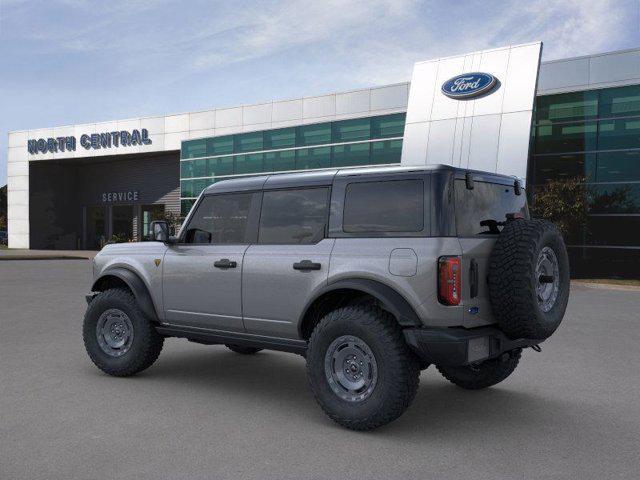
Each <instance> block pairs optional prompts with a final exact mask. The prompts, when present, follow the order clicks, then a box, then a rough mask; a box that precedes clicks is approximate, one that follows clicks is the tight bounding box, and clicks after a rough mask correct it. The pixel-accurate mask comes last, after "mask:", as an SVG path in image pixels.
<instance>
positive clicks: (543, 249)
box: [489, 219, 569, 340]
mask: <svg viewBox="0 0 640 480" xmlns="http://www.w3.org/2000/svg"><path fill="white" fill-rule="evenodd" d="M489 297H490V300H491V307H492V310H493V314H494V316H495V317H496V320H497V322H498V325H499V326H500V328H501V329H502V331H504V333H505V334H507V336H509V337H510V338H530V339H537V340H544V339H546V338H548V337H549V336H550V335H551V334H552V333H553V332H554V331H555V330H556V329H557V328H558V326H559V325H560V322H561V321H562V318H563V317H564V313H565V310H566V309H567V302H568V301H569V257H568V255H567V249H566V247H565V245H564V241H563V240H562V235H560V232H558V230H557V229H556V227H555V226H554V225H553V224H552V223H551V222H548V221H546V220H538V219H536V220H524V219H521V220H513V221H509V222H507V224H506V225H505V226H504V228H503V229H502V232H501V233H500V236H499V237H498V240H497V241H496V244H495V246H494V248H493V251H492V252H491V257H490V263H489Z"/></svg>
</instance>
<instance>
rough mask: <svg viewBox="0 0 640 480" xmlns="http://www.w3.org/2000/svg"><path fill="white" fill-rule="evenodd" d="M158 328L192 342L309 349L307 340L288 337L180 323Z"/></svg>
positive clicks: (164, 334) (284, 349) (162, 331)
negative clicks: (220, 329) (225, 330)
mask: <svg viewBox="0 0 640 480" xmlns="http://www.w3.org/2000/svg"><path fill="white" fill-rule="evenodd" d="M156 330H157V331H158V333H159V334H160V335H163V336H165V337H178V338H186V339H187V340H190V341H192V342H197V343H204V344H207V345H215V344H227V343H228V344H233V345H241V346H243V347H258V348H264V349H268V350H278V351H281V352H290V353H297V354H300V355H304V354H305V353H306V351H307V342H305V341H304V340H294V339H287V338H274V337H265V336H262V335H251V334H249V333H236V332H221V331H219V330H206V329H201V328H191V327H184V326H178V325H158V326H157V327H156Z"/></svg>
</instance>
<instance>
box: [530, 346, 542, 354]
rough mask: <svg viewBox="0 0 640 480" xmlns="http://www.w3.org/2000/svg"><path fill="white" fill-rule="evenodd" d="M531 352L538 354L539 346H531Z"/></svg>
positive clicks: (540, 349)
mask: <svg viewBox="0 0 640 480" xmlns="http://www.w3.org/2000/svg"><path fill="white" fill-rule="evenodd" d="M531 350H533V351H534V352H538V353H540V352H541V351H542V348H540V345H531Z"/></svg>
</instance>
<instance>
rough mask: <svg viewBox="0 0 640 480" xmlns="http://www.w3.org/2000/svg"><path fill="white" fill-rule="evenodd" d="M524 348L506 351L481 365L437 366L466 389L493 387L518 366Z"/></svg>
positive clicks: (451, 379)
mask: <svg viewBox="0 0 640 480" xmlns="http://www.w3.org/2000/svg"><path fill="white" fill-rule="evenodd" d="M521 354H522V350H520V349H517V350H513V351H512V352H509V353H505V354H503V355H502V356H501V357H499V358H493V359H491V360H486V361H484V362H482V363H481V364H479V365H473V366H468V367H441V366H437V367H436V368H437V369H438V371H439V372H440V373H441V374H442V376H443V377H444V378H446V379H447V380H449V381H450V382H451V383H453V384H454V385H457V386H459V387H462V388H464V389H466V390H480V389H482V388H487V387H491V386H493V385H496V384H497V383H500V382H501V381H503V380H504V379H506V378H507V377H508V376H509V375H511V374H512V373H513V371H514V370H515V369H516V367H517V366H518V362H519V361H520V356H521Z"/></svg>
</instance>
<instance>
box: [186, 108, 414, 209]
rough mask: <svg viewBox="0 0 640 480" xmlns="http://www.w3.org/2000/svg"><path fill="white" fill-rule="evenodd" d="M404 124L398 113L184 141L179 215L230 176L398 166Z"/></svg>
mask: <svg viewBox="0 0 640 480" xmlns="http://www.w3.org/2000/svg"><path fill="white" fill-rule="evenodd" d="M404 124H405V114H404V113H398V114H392V115H382V116H376V117H366V118H357V119H351V120H341V121H335V122H325V123H317V124H310V125H300V126H296V127H290V128H279V129H273V130H264V131H259V132H250V133H240V134H236V135H225V136H221V137H213V138H202V139H196V140H188V141H184V142H182V150H181V158H180V197H181V209H182V214H183V215H186V214H187V213H188V212H189V210H190V209H191V206H192V205H193V203H194V202H195V199H196V198H197V197H198V195H200V192H202V190H203V189H204V188H206V187H207V186H209V185H211V184H212V183H214V182H215V181H217V180H221V179H223V178H228V177H230V176H241V175H259V174H262V173H272V172H285V171H298V170H311V169H322V168H331V167H351V166H362V165H384V164H396V163H400V154H401V152H402V136H403V134H404Z"/></svg>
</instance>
